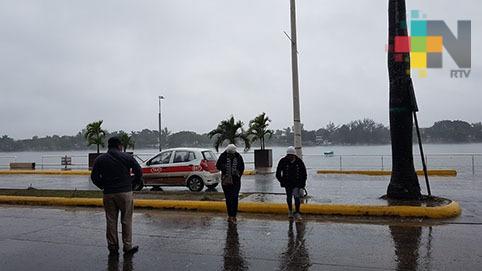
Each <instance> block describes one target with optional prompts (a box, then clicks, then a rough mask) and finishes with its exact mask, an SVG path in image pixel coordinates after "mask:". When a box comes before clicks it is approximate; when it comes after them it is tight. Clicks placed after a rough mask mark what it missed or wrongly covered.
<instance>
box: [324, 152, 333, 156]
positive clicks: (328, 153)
mask: <svg viewBox="0 0 482 271" xmlns="http://www.w3.org/2000/svg"><path fill="white" fill-rule="evenodd" d="M323 154H324V155H325V156H327V157H331V156H333V155H335V152H334V151H326V152H324V153H323Z"/></svg>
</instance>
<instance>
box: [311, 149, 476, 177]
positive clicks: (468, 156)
mask: <svg viewBox="0 0 482 271" xmlns="http://www.w3.org/2000/svg"><path fill="white" fill-rule="evenodd" d="M303 156H304V157H306V158H305V159H304V160H305V163H306V166H307V168H318V169H320V168H324V169H337V170H363V169H371V170H373V169H380V170H391V164H392V156H391V155H380V154H373V155H371V154H367V155H357V154H353V155H329V156H325V155H319V154H317V155H315V154H304V155H303ZM425 160H426V162H427V166H428V167H429V168H434V169H456V170H457V171H458V172H461V173H465V174H467V173H470V174H472V175H476V174H479V173H482V154H479V153H439V154H426V155H425ZM414 163H415V167H416V168H418V169H421V168H422V165H421V158H420V155H417V154H415V155H414Z"/></svg>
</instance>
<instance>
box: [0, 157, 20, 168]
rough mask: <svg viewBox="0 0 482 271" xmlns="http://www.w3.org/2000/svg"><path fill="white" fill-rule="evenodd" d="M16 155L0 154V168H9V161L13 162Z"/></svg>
mask: <svg viewBox="0 0 482 271" xmlns="http://www.w3.org/2000/svg"><path fill="white" fill-rule="evenodd" d="M16 160H17V156H0V168H9V167H10V163H15V161H16ZM5 161H7V162H6V164H4V163H5Z"/></svg>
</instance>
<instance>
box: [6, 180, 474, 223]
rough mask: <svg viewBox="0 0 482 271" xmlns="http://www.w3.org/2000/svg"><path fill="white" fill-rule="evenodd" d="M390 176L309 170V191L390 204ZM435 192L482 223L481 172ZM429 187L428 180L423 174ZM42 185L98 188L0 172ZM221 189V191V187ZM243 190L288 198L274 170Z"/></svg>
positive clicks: (317, 196) (322, 199)
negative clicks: (453, 201)
mask: <svg viewBox="0 0 482 271" xmlns="http://www.w3.org/2000/svg"><path fill="white" fill-rule="evenodd" d="M389 180H390V177H389V176H361V175H318V174H316V173H315V171H309V179H308V182H307V191H308V194H309V196H310V201H311V202H316V203H321V204H330V203H333V204H386V201H384V200H380V199H379V197H380V196H382V195H384V194H385V192H386V189H387V186H388V182H389ZM430 180H431V188H432V193H433V194H434V195H436V196H439V197H444V198H449V199H452V200H456V201H458V202H459V203H460V205H461V207H462V210H463V211H462V215H461V216H460V217H459V218H457V221H458V222H460V223H482V197H481V196H480V195H482V179H481V178H480V177H478V176H471V175H460V176H457V177H455V178H454V177H431V178H430ZM420 185H421V187H422V190H423V191H425V183H424V180H423V178H420ZM29 186H33V187H35V188H40V189H42V188H43V189H79V190H94V189H97V188H96V187H95V186H94V185H93V184H92V183H91V182H90V180H89V177H88V176H45V175H43V176H42V175H0V188H27V187H29ZM164 189H165V190H169V191H173V190H177V191H186V190H187V188H185V187H167V188H164ZM217 191H221V189H220V188H219V187H218V188H217ZM241 192H255V193H269V194H260V195H255V196H254V197H256V198H255V200H257V201H275V202H283V201H284V196H283V193H284V189H283V188H281V187H280V186H279V183H278V181H276V180H275V178H274V176H273V174H270V175H255V176H244V177H243V179H242V185H241Z"/></svg>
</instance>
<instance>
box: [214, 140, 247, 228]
mask: <svg viewBox="0 0 482 271" xmlns="http://www.w3.org/2000/svg"><path fill="white" fill-rule="evenodd" d="M216 167H217V169H218V170H220V171H221V178H222V182H221V185H222V187H223V191H224V196H225V197H226V209H227V210H228V221H229V222H233V223H234V222H236V214H237V213H238V198H239V190H240V189H241V176H243V172H244V161H243V157H241V155H240V154H239V153H238V152H237V151H236V146H235V145H234V144H229V145H228V146H227V147H226V150H225V151H224V152H223V153H222V154H221V155H220V156H219V159H218V161H217V163H216Z"/></svg>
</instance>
